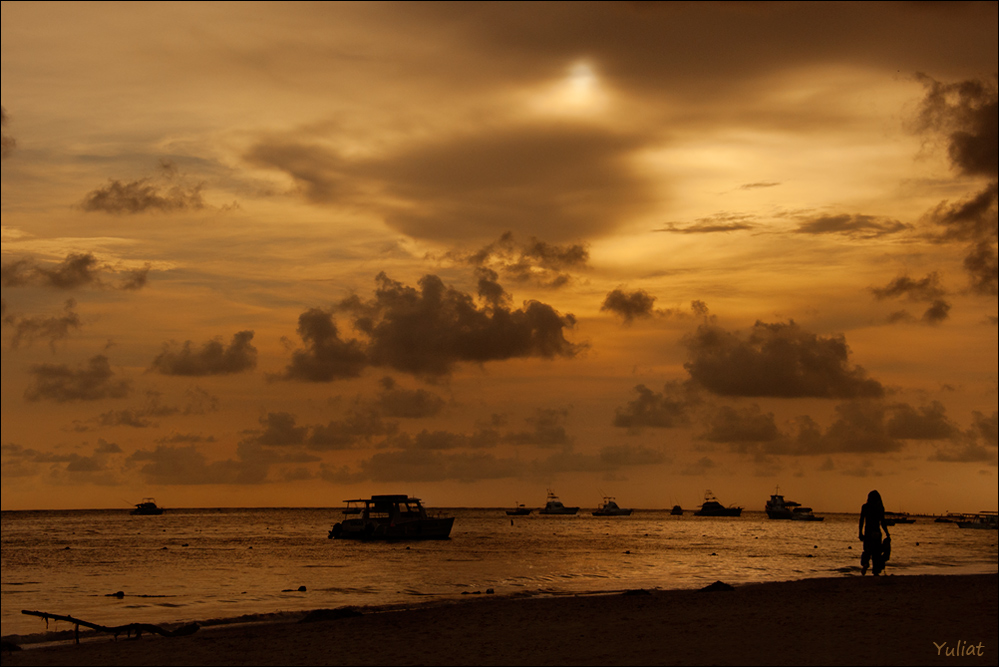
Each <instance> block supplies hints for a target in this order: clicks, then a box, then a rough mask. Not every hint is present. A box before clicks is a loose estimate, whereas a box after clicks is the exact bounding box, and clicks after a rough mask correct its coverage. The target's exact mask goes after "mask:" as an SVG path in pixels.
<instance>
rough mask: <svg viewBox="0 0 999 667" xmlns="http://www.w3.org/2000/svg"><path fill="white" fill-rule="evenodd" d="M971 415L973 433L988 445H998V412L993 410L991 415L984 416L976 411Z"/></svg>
mask: <svg viewBox="0 0 999 667" xmlns="http://www.w3.org/2000/svg"><path fill="white" fill-rule="evenodd" d="M972 415H973V416H974V418H975V422H974V425H973V427H972V429H973V431H974V433H975V434H976V435H977V436H978V437H980V438H981V439H982V440H983V441H984V442H985V444H986V445H988V446H989V447H999V412H996V411H995V410H993V411H992V416H991V417H986V416H985V415H983V414H982V413H981V412H978V411H975V412H973V413H972Z"/></svg>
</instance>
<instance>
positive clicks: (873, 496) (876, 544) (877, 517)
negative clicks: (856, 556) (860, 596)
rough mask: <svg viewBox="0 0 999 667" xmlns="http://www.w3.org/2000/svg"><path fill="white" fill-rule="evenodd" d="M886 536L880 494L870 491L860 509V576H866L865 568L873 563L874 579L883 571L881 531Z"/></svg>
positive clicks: (883, 505)
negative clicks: (861, 547) (861, 548)
mask: <svg viewBox="0 0 999 667" xmlns="http://www.w3.org/2000/svg"><path fill="white" fill-rule="evenodd" d="M882 528H884V529H885V537H891V536H890V535H889V534H888V523H887V522H886V521H885V504H884V503H883V502H881V494H880V493H878V492H877V491H871V492H870V493H868V494H867V502H866V503H864V505H863V506H862V507H861V508H860V541H861V542H863V543H864V553H863V554H861V556H860V574H862V575H864V574H867V566H868V563H870V562H871V561H872V560H873V561H874V571H873V572H872V574H873V575H874V576H875V577H876V576H878V575H879V574H881V570H883V569H885V558H884V550H883V547H882V545H881V529H882Z"/></svg>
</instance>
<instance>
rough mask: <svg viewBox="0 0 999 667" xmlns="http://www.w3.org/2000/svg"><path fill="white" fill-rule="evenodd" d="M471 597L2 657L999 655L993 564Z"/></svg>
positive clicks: (167, 661)
mask: <svg viewBox="0 0 999 667" xmlns="http://www.w3.org/2000/svg"><path fill="white" fill-rule="evenodd" d="M468 597H469V598H471V599H469V600H467V601H466V600H464V599H463V600H461V601H459V602H454V603H447V604H440V605H435V606H429V607H421V608H415V609H405V610H401V611H383V612H366V613H363V614H361V615H360V616H356V617H353V618H341V619H338V620H327V621H317V622H311V623H271V624H263V625H253V626H240V627H232V626H228V627H218V628H207V629H202V630H201V631H199V632H197V633H196V634H194V635H191V636H189V637H175V638H164V637H158V636H149V635H146V636H143V638H142V639H141V640H138V641H134V640H133V641H126V640H122V639H119V641H117V642H114V641H112V640H111V639H110V638H108V639H101V640H99V641H97V642H90V643H84V644H80V645H76V644H72V643H69V642H67V643H66V644H65V645H59V646H51V647H45V648H36V649H28V650H24V651H18V652H14V653H12V654H4V655H3V657H2V662H3V664H4V665H12V666H14V665H341V664H342V665H452V664H454V665H461V664H471V665H535V664H537V665H563V664H603V665H645V664H659V665H689V664H715V665H730V664H731V665H742V664H745V665H813V664H814V665H823V664H835V665H839V664H850V665H858V664H859V665H865V664H879V665H919V664H930V665H933V664H948V665H949V664H961V665H968V664H971V665H979V664H987V665H995V664H997V659H999V644H997V635H999V622H997V621H999V619H997V607H999V575H996V574H988V575H951V576H943V575H923V576H888V577H881V578H878V579H875V578H873V577H865V578H861V577H856V576H853V577H843V578H837V579H806V580H802V581H790V582H780V583H768V584H756V585H747V586H741V587H738V588H736V589H735V590H732V591H714V592H705V591H651V592H636V591H632V592H629V593H627V594H609V595H584V596H559V597H546V598H538V597H532V598H517V597H502V596H493V595H489V596H487V595H481V596H474V598H473V596H468ZM361 611H364V610H363V609H362V610H361ZM88 620H92V619H88ZM137 620H138V619H137ZM948 650H949V652H950V654H949V655H948Z"/></svg>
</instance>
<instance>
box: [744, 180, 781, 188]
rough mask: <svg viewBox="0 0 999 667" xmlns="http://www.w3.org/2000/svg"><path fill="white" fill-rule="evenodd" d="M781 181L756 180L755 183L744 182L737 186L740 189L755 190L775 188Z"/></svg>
mask: <svg viewBox="0 0 999 667" xmlns="http://www.w3.org/2000/svg"><path fill="white" fill-rule="evenodd" d="M778 185H781V183H779V182H776V181H758V182H756V183H744V184H742V185H740V186H739V189H740V190H757V189H759V188H775V187H777V186H778Z"/></svg>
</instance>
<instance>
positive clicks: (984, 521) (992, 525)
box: [956, 512, 999, 530]
mask: <svg viewBox="0 0 999 667" xmlns="http://www.w3.org/2000/svg"><path fill="white" fill-rule="evenodd" d="M956 523H957V527H958V528H980V529H985V530H996V529H997V528H999V514H996V513H995V512H979V513H978V514H969V515H967V517H966V519H965V520H964V521H958V522H956Z"/></svg>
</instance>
